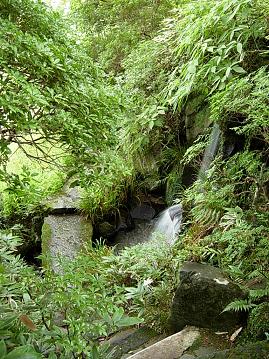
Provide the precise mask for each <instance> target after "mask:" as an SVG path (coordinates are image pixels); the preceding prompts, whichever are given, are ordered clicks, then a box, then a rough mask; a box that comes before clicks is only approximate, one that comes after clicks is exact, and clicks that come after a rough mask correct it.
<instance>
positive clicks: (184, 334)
mask: <svg viewBox="0 0 269 359" xmlns="http://www.w3.org/2000/svg"><path fill="white" fill-rule="evenodd" d="M199 336H200V334H199V330H198V329H197V328H195V327H186V328H185V329H183V330H182V331H180V332H178V333H176V334H173V335H171V336H169V337H167V338H165V339H163V340H161V341H159V342H157V343H155V344H153V345H151V346H149V347H148V348H146V349H143V350H141V351H139V352H138V353H135V354H134V355H131V356H130V357H129V359H153V358H154V359H177V358H180V357H181V356H182V355H183V354H184V352H185V351H186V350H187V349H188V348H189V347H191V346H192V345H193V343H194V342H195V341H196V340H197V339H198V338H199Z"/></svg>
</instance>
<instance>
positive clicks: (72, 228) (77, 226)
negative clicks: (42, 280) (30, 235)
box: [41, 214, 93, 273]
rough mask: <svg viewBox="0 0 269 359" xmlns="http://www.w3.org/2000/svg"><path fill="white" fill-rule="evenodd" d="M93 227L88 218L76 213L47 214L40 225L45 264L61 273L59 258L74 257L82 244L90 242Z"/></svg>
mask: <svg viewBox="0 0 269 359" xmlns="http://www.w3.org/2000/svg"><path fill="white" fill-rule="evenodd" d="M92 232H93V227H92V223H91V221H90V220H88V219H87V218H85V217H83V216H81V215H78V214H66V215H59V214H58V215H49V216H48V217H46V218H45V220H44V224H43V227H42V236H41V240H42V253H43V254H44V255H45V257H46V256H47V257H48V258H47V261H48V262H47V263H46V262H45V263H44V264H45V266H47V267H48V266H49V267H51V268H52V269H53V270H54V272H56V273H62V268H61V260H60V258H64V259H70V260H72V259H73V258H75V256H76V255H77V253H78V252H79V250H80V249H81V248H82V247H83V245H84V244H86V243H90V242H91V239H92Z"/></svg>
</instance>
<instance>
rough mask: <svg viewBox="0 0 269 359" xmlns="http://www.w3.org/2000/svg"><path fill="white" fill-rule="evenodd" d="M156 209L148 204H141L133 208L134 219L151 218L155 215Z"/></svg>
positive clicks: (146, 219)
mask: <svg viewBox="0 0 269 359" xmlns="http://www.w3.org/2000/svg"><path fill="white" fill-rule="evenodd" d="M155 214H156V212H155V209H154V208H152V207H151V206H149V205H147V204H143V203H142V204H140V205H138V206H136V207H135V208H133V209H132V210H131V216H132V218H133V219H143V220H145V221H149V220H151V219H152V218H153V217H154V216H155Z"/></svg>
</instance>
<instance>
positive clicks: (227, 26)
mask: <svg viewBox="0 0 269 359" xmlns="http://www.w3.org/2000/svg"><path fill="white" fill-rule="evenodd" d="M262 9H263V6H262V4H261V3H260V2H258V1H254V2H253V1H250V0H246V1H241V0H223V1H218V2H216V1H199V3H197V2H186V3H184V4H182V5H180V7H179V8H178V9H177V10H176V12H175V16H174V17H173V18H172V19H169V20H168V21H167V27H166V29H165V30H164V31H163V33H162V34H161V36H160V37H159V41H165V42H166V43H167V44H168V45H170V46H171V47H172V54H173V60H174V61H173V68H172V71H171V72H170V76H169V81H168V84H167V86H166V88H165V89H164V96H165V97H166V99H167V101H168V103H169V104H171V105H172V106H173V107H174V108H176V107H177V106H179V107H181V106H182V104H183V101H184V100H185V99H186V97H187V96H188V95H189V94H190V93H193V92H195V93H197V94H199V93H201V94H204V95H208V94H210V93H213V92H214V91H216V90H217V89H218V90H220V89H223V88H225V86H226V84H227V83H228V82H229V80H230V79H231V78H233V77H238V76H240V74H244V73H245V72H246V71H248V70H249V68H248V64H247V57H248V51H249V50H253V51H257V52H259V50H260V49H259V48H258V45H257V43H258V42H259V39H262V38H263V37H264V36H265V35H266V30H267V24H266V20H265V18H264V16H263V14H262ZM242 66H243V67H242ZM244 67H245V69H244Z"/></svg>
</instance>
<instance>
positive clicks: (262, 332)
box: [248, 292, 269, 340]
mask: <svg viewBox="0 0 269 359" xmlns="http://www.w3.org/2000/svg"><path fill="white" fill-rule="evenodd" d="M267 295H268V292H267ZM248 329H249V332H250V335H251V336H252V337H253V338H255V339H257V340H259V339H262V338H264V339H265V338H266V334H267V335H268V333H269V304H268V302H267V303H266V302H264V303H262V304H258V305H257V306H256V308H254V309H253V310H252V311H251V314H250V316H249V320H248Z"/></svg>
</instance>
